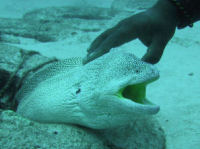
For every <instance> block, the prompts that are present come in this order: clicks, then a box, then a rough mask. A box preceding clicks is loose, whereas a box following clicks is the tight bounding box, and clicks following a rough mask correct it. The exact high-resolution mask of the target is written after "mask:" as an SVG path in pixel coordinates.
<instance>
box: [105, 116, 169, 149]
mask: <svg viewBox="0 0 200 149" xmlns="http://www.w3.org/2000/svg"><path fill="white" fill-rule="evenodd" d="M103 136H104V138H106V139H107V140H108V141H109V142H110V143H111V144H114V145H115V146H117V147H119V148H121V149H166V145H165V144H166V139H165V134H164V131H163V129H162V128H161V126H160V124H159V122H158V121H157V119H156V118H155V117H151V116H147V117H145V116H144V117H143V118H142V117H141V118H140V119H138V120H135V121H134V122H133V123H131V124H129V125H127V126H123V127H120V128H115V129H110V130H106V131H104V132H103Z"/></svg>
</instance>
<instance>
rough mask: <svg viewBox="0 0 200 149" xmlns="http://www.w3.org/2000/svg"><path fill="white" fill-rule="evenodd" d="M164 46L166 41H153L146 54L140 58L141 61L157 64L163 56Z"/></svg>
mask: <svg viewBox="0 0 200 149" xmlns="http://www.w3.org/2000/svg"><path fill="white" fill-rule="evenodd" d="M166 44H167V42H166V41H163V40H161V39H158V38H157V39H155V40H153V41H152V43H151V45H150V46H149V48H148V50H147V52H146V54H145V55H144V56H143V57H142V60H143V61H145V62H148V63H151V64H156V63H158V62H159V60H160V58H161V56H162V54H163V51H164V48H165V46H166Z"/></svg>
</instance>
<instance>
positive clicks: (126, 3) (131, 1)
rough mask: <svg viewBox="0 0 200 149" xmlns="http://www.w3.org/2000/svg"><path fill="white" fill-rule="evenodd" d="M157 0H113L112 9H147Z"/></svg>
mask: <svg viewBox="0 0 200 149" xmlns="http://www.w3.org/2000/svg"><path fill="white" fill-rule="evenodd" d="M156 2H157V0H114V1H113V2H112V4H111V8H112V9H118V10H127V11H133V9H139V10H142V9H147V8H150V7H151V6H153V4H155V3H156Z"/></svg>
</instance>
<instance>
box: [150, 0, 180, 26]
mask: <svg viewBox="0 0 200 149" xmlns="http://www.w3.org/2000/svg"><path fill="white" fill-rule="evenodd" d="M150 11H153V12H154V13H156V14H159V15H160V16H162V17H163V18H164V19H166V20H167V21H169V22H170V23H172V24H174V25H175V26H178V24H179V23H180V19H179V15H178V11H177V8H176V6H175V5H173V4H172V3H171V2H170V1H169V0H158V2H157V3H156V4H155V5H154V6H153V7H152V8H150Z"/></svg>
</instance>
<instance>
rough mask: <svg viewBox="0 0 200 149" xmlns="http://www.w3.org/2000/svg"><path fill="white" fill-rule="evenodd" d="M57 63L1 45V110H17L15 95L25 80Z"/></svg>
mask: <svg viewBox="0 0 200 149" xmlns="http://www.w3.org/2000/svg"><path fill="white" fill-rule="evenodd" d="M53 61H56V59H54V58H53V59H51V58H47V57H44V56H42V55H40V54H39V53H37V52H34V51H27V50H23V49H20V48H17V47H14V46H10V45H7V44H0V108H2V109H13V110H14V109H15V108H16V106H17V103H15V101H13V100H12V99H13V97H14V95H15V93H16V92H17V91H18V89H19V87H20V86H21V85H22V83H23V80H24V79H25V78H26V77H27V76H28V75H29V74H31V73H33V72H34V71H36V70H37V69H39V68H40V67H42V66H43V65H45V64H48V63H51V62H53Z"/></svg>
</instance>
